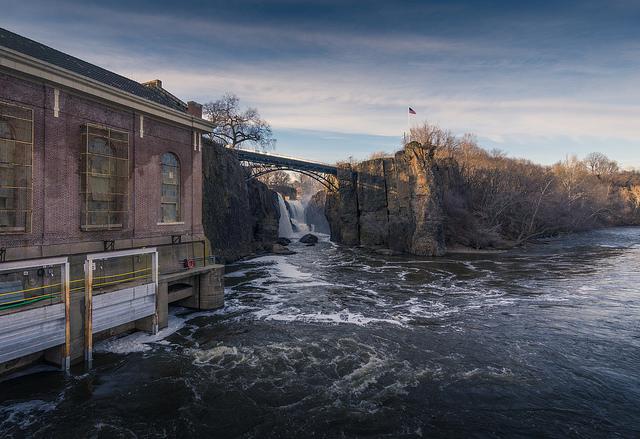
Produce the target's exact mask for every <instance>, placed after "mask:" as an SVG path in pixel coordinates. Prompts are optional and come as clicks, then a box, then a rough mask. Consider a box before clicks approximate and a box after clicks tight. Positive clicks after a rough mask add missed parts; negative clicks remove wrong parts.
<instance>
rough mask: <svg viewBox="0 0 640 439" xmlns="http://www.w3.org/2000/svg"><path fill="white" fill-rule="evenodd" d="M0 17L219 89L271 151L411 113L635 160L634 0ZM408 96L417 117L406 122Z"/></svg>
mask: <svg viewBox="0 0 640 439" xmlns="http://www.w3.org/2000/svg"><path fill="white" fill-rule="evenodd" d="M0 10H1V11H2V14H1V15H0V27H4V28H6V29H9V30H11V31H13V32H16V33H19V34H21V35H23V36H26V37H29V38H32V39H34V40H36V41H39V42H42V43H44V44H47V45H49V46H52V47H54V48H56V49H59V50H62V51H64V52H67V53H69V54H72V55H74V56H77V57H79V58H82V59H84V60H87V61H89V62H92V63H94V64H97V65H99V66H102V67H104V68H107V69H109V70H113V71H115V72H117V73H119V74H122V75H124V76H127V77H130V78H132V79H135V80H137V81H140V82H144V81H147V80H151V79H156V78H158V79H161V80H162V81H163V86H164V87H165V88H166V89H167V90H169V91H171V92H172V93H174V94H175V95H177V96H179V97H180V98H182V99H183V100H185V101H186V100H196V101H198V102H202V103H204V102H208V101H213V100H216V99H218V98H219V97H220V96H222V95H223V94H224V93H227V92H231V93H235V94H236V95H238V96H239V98H240V100H241V102H242V103H243V104H244V105H247V106H252V107H256V108H257V109H258V110H259V112H260V114H261V116H262V117H263V118H264V119H266V120H267V121H268V122H269V123H270V124H271V125H272V127H273V131H274V133H275V136H276V138H277V144H276V151H275V152H276V153H282V154H286V155H290V156H298V157H305V158H308V159H313V160H318V161H324V162H335V161H337V160H344V159H347V158H349V157H353V158H355V159H361V158H365V157H366V156H368V155H369V154H371V153H372V152H377V151H386V152H391V151H395V150H397V149H398V148H399V146H400V139H401V136H402V134H403V132H404V131H406V130H407V124H408V123H409V124H418V123H422V122H424V121H428V122H430V123H435V124H438V125H440V126H441V127H443V128H447V129H449V130H451V131H452V132H453V133H455V134H460V135H461V134H464V133H473V134H475V135H476V136H477V138H478V139H479V142H480V144H481V145H482V146H484V147H486V148H487V149H493V148H497V149H501V150H502V151H504V152H506V153H507V154H508V155H509V156H511V157H522V158H527V159H530V160H532V161H535V162H538V163H542V164H552V163H554V162H557V161H559V160H562V159H564V158H566V157H567V156H569V155H573V154H576V155H578V156H579V157H582V156H585V155H586V154H588V153H589V152H592V151H600V152H603V153H605V154H607V155H608V156H609V157H610V158H612V159H615V160H617V161H618V162H619V163H620V164H621V165H622V166H624V167H637V168H640V1H639V0H607V1H605V0H602V1H592V0H576V1H539V0H529V1H526V2H524V1H512V0H503V1H490V0H485V1H470V0H467V1H457V0H452V1H444V0H442V1H428V0H425V1H408V0H407V1H392V0H371V1H349V0H310V1H297V0H274V1H257V0H234V1H233V2H231V1H228V0H227V1H216V0H214V1H206V2H205V1H190V0H182V1H180V2H172V1H165V0H146V1H145V0H143V1H131V0H129V1H119V0H102V1H100V2H95V3H93V2H90V1H83V2H75V1H64V0H62V1H58V0H56V1H51V0H48V1H30V0H20V1H14V0H0ZM408 107H412V108H413V109H414V110H415V111H416V112H417V115H416V116H415V117H413V118H412V120H409V121H408V118H407V113H408Z"/></svg>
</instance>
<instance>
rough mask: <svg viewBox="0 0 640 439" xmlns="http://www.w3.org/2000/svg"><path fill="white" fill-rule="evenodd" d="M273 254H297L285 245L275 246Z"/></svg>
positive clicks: (272, 250)
mask: <svg viewBox="0 0 640 439" xmlns="http://www.w3.org/2000/svg"><path fill="white" fill-rule="evenodd" d="M271 252H272V253H275V254H276V255H295V254H296V252H294V251H291V250H289V249H288V248H287V247H285V246H284V245H280V244H273V247H272V248H271Z"/></svg>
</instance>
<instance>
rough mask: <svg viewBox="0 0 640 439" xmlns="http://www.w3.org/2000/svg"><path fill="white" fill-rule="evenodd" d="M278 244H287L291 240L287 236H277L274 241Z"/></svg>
mask: <svg viewBox="0 0 640 439" xmlns="http://www.w3.org/2000/svg"><path fill="white" fill-rule="evenodd" d="M276 242H277V243H278V244H280V245H289V244H291V240H290V239H289V238H282V237H280V238H278V240H277V241H276Z"/></svg>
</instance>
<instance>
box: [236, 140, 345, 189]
mask: <svg viewBox="0 0 640 439" xmlns="http://www.w3.org/2000/svg"><path fill="white" fill-rule="evenodd" d="M235 152H236V154H237V157H238V160H239V161H240V164H241V165H242V166H244V167H245V168H246V169H248V170H249V172H250V173H249V175H248V176H247V180H251V179H254V178H257V177H260V176H261V175H266V174H269V173H271V172H275V171H293V172H298V173H300V174H303V175H306V176H308V177H311V178H313V179H314V180H316V181H317V182H319V183H320V184H322V185H323V186H324V187H325V188H327V189H328V190H330V191H332V192H337V190H338V181H337V179H336V175H337V174H338V169H337V168H336V167H335V166H332V165H328V164H325V163H318V162H312V161H308V160H303V159H297V158H293V157H286V156H283V155H276V154H268V153H262V152H255V151H247V150H245V149H237V150H235Z"/></svg>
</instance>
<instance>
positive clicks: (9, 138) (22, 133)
mask: <svg viewBox="0 0 640 439" xmlns="http://www.w3.org/2000/svg"><path fill="white" fill-rule="evenodd" d="M32 165H33V110H31V109H29V108H23V107H20V106H17V105H13V104H9V103H6V102H0V233H20V232H29V231H30V230H31V209H32V207H31V206H32Z"/></svg>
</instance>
